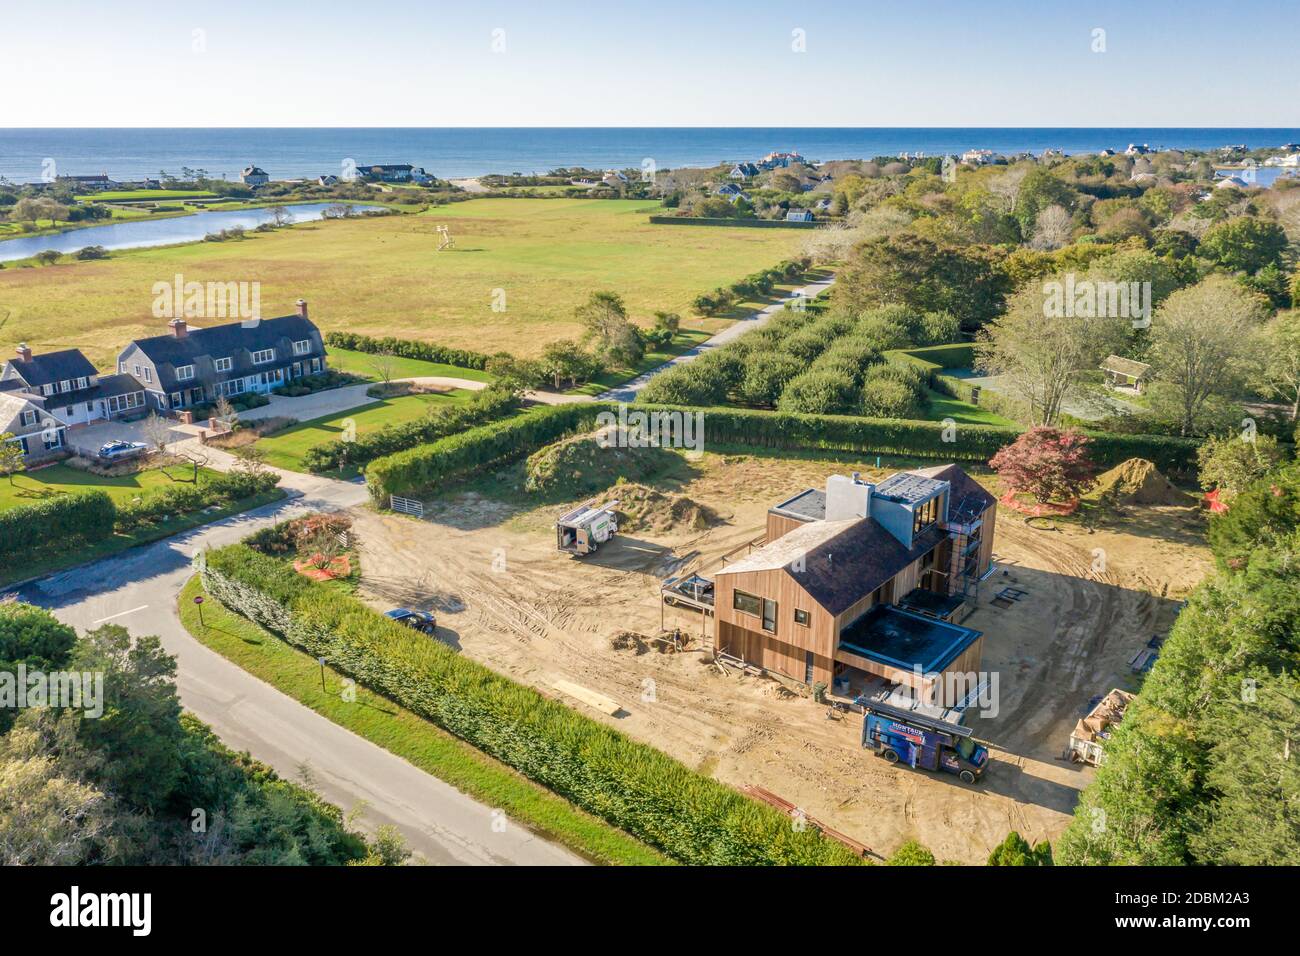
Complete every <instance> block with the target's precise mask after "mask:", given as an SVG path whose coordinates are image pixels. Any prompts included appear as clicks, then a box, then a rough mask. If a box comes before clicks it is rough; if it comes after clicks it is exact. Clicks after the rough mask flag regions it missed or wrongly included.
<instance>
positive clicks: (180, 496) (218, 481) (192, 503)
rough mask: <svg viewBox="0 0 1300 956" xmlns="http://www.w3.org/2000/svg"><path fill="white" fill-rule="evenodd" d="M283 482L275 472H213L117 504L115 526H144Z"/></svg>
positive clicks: (262, 491) (126, 529)
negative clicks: (136, 499) (253, 473)
mask: <svg viewBox="0 0 1300 956" xmlns="http://www.w3.org/2000/svg"><path fill="white" fill-rule="evenodd" d="M279 482H280V476H279V475H277V474H275V473H274V472H265V473H263V474H260V475H250V474H248V473H247V472H230V473H229V474H218V475H213V476H212V477H210V478H208V479H207V480H205V481H201V482H199V483H197V484H195V483H192V482H184V483H179V484H175V485H171V486H169V487H167V488H163V489H162V490H161V491H154V492H150V493H149V494H147V495H144V496H143V497H141V498H140V500H139V501H133V502H128V503H126V504H123V505H118V506H117V517H116V520H115V521H114V528H115V529H116V530H117V531H120V532H123V533H126V532H129V531H134V530H135V529H136V528H139V527H140V526H142V525H146V524H152V523H153V522H155V521H159V520H162V519H163V518H167V517H169V516H171V515H183V514H192V513H193V512H195V511H201V510H203V509H204V508H211V507H219V506H221V505H226V504H230V503H231V502H232V501H239V500H240V499H241V498H251V497H253V496H254V495H260V494H265V493H266V492H268V491H270V490H271V489H272V488H274V487H275V486H276V485H277V484H279Z"/></svg>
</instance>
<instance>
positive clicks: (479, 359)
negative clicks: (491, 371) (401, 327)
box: [325, 332, 490, 371]
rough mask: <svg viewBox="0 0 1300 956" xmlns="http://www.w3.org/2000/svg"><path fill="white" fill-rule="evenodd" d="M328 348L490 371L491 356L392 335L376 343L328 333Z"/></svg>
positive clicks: (372, 339) (369, 337)
mask: <svg viewBox="0 0 1300 956" xmlns="http://www.w3.org/2000/svg"><path fill="white" fill-rule="evenodd" d="M325 344H326V345H332V346H334V347H335V348H336V349H347V350H349V351H351V352H368V353H370V354H372V355H397V356H400V357H401V358H409V359H422V360H424V361H426V362H437V363H438V364H440V365H455V366H457V367H459V368H473V369H478V370H479V371H482V370H483V369H485V368H487V363H488V359H489V358H490V356H488V355H484V354H483V353H482V352H471V351H469V350H468V349H449V348H444V347H443V346H441V345H434V344H433V343H432V342H416V341H414V340H412V339H397V338H393V337H392V336H391V335H390V336H386V337H385V338H382V339H377V338H375V337H374V336H373V335H358V334H357V333H355V332H328V333H326V335H325Z"/></svg>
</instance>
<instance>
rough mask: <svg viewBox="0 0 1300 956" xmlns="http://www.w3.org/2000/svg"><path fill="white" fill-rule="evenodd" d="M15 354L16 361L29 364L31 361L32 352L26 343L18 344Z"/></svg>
mask: <svg viewBox="0 0 1300 956" xmlns="http://www.w3.org/2000/svg"><path fill="white" fill-rule="evenodd" d="M17 352H18V361H20V362H30V361H31V360H32V350H31V348H30V347H28V345H27V343H26V342H19V343H18V349H17Z"/></svg>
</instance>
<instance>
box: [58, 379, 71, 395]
mask: <svg viewBox="0 0 1300 956" xmlns="http://www.w3.org/2000/svg"><path fill="white" fill-rule="evenodd" d="M59 391H60V392H70V391H72V382H71V381H70V380H69V379H66V378H65V379H64V380H63V381H61V382H60V383H59Z"/></svg>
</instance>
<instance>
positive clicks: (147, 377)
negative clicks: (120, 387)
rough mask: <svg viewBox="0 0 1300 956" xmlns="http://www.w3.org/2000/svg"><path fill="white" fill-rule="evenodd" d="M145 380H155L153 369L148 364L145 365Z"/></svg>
mask: <svg viewBox="0 0 1300 956" xmlns="http://www.w3.org/2000/svg"><path fill="white" fill-rule="evenodd" d="M144 380H145V381H146V382H152V381H153V369H151V368H149V367H148V366H147V365H146V366H145V369H144Z"/></svg>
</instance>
